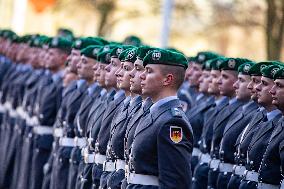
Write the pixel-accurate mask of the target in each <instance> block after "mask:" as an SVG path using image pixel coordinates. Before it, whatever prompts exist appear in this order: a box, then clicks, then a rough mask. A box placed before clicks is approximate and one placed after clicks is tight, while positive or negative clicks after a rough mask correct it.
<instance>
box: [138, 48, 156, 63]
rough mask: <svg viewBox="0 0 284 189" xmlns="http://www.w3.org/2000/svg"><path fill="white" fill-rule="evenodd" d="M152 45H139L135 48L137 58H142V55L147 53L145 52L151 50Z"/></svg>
mask: <svg viewBox="0 0 284 189" xmlns="http://www.w3.org/2000/svg"><path fill="white" fill-rule="evenodd" d="M153 49H154V48H153V47H150V46H140V47H138V48H137V50H136V55H137V57H136V58H137V59H139V60H143V59H144V57H145V56H146V55H147V53H148V52H149V51H151V50H153Z"/></svg>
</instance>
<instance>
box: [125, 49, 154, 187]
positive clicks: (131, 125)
mask: <svg viewBox="0 0 284 189" xmlns="http://www.w3.org/2000/svg"><path fill="white" fill-rule="evenodd" d="M150 50H153V48H150V47H147V46H142V47H139V48H138V49H137V59H136V60H135V62H134V68H133V70H132V71H131V72H130V77H131V78H130V91H131V92H132V93H134V94H138V95H141V97H142V99H143V102H142V104H141V106H140V109H139V110H138V111H137V113H136V114H134V115H133V116H131V117H129V121H127V122H126V124H127V125H126V126H127V128H126V131H125V136H124V140H125V141H124V158H125V164H126V167H125V175H126V176H127V174H128V170H129V169H128V166H127V165H128V162H129V154H130V153H131V146H132V142H133V138H134V133H135V130H136V127H137V125H138V123H139V120H140V119H141V118H142V116H145V115H146V114H148V113H149V108H150V107H151V105H152V104H153V103H152V101H151V99H150V98H147V97H146V96H144V95H143V94H142V88H141V78H140V74H142V73H143V72H144V70H145V68H144V66H143V58H144V57H145V56H146V54H147V53H148V52H149V51H150ZM126 187H127V179H124V180H123V181H122V185H121V188H122V189H126Z"/></svg>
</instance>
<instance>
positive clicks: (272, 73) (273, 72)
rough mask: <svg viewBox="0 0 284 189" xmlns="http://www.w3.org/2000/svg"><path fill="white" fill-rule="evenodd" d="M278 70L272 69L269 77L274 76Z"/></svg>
mask: <svg viewBox="0 0 284 189" xmlns="http://www.w3.org/2000/svg"><path fill="white" fill-rule="evenodd" d="M278 70H279V68H273V69H272V70H271V75H272V76H274V75H275V74H276V72H277V71H278Z"/></svg>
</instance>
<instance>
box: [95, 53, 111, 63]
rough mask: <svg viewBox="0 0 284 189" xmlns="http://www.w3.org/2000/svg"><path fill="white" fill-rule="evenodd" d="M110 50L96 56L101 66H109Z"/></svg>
mask: <svg viewBox="0 0 284 189" xmlns="http://www.w3.org/2000/svg"><path fill="white" fill-rule="evenodd" d="M110 53H111V50H107V51H103V52H101V53H99V54H98V55H97V56H98V61H99V62H100V63H102V64H109V63H110V60H111V57H110Z"/></svg>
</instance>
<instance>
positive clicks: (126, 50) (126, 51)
mask: <svg viewBox="0 0 284 189" xmlns="http://www.w3.org/2000/svg"><path fill="white" fill-rule="evenodd" d="M128 51H130V49H125V50H123V51H122V52H121V53H120V55H119V56H118V59H119V60H120V61H121V62H122V61H124V59H125V56H126V55H127V54H128Z"/></svg>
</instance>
